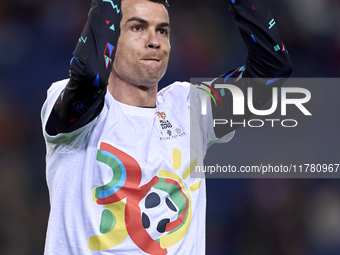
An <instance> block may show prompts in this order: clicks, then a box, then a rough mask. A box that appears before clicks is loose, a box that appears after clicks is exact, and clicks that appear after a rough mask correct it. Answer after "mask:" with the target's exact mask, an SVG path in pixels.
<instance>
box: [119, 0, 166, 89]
mask: <svg viewBox="0 0 340 255" xmlns="http://www.w3.org/2000/svg"><path fill="white" fill-rule="evenodd" d="M121 8H122V13H123V17H122V20H121V23H120V27H121V33H120V37H119V40H118V44H117V51H116V56H115V60H114V64H113V68H114V71H115V72H116V74H117V76H118V78H120V79H122V80H123V81H125V82H127V83H129V84H132V85H135V86H145V87H151V86H154V85H155V84H157V83H158V82H159V80H160V79H161V78H162V77H163V76H164V74H165V72H166V69H167V66H168V61H169V53H170V41H169V36H170V24H169V14H168V11H167V10H166V8H165V7H164V6H163V5H162V4H159V3H154V2H150V1H147V0H123V1H122V6H121Z"/></svg>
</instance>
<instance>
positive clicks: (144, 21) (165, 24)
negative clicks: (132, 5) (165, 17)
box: [126, 17, 171, 28]
mask: <svg viewBox="0 0 340 255" xmlns="http://www.w3.org/2000/svg"><path fill="white" fill-rule="evenodd" d="M131 21H137V22H139V23H141V24H143V25H145V26H148V25H149V22H148V21H146V20H145V19H142V18H138V17H132V18H130V19H128V20H127V21H126V23H129V22H131ZM160 27H161V28H164V27H168V28H171V26H170V23H169V22H162V23H159V24H157V28H160Z"/></svg>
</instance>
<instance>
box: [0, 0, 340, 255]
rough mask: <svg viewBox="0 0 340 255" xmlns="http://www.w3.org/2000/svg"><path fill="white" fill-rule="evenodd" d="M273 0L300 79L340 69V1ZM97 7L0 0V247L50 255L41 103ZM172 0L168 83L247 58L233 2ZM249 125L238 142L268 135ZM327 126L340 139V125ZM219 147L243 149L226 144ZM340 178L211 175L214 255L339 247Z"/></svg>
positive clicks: (9, 254) (326, 252)
mask: <svg viewBox="0 0 340 255" xmlns="http://www.w3.org/2000/svg"><path fill="white" fill-rule="evenodd" d="M263 2H264V4H265V5H266V7H267V8H268V9H269V10H270V12H271V13H272V14H273V15H274V17H275V20H276V23H277V25H278V26H279V28H280V30H281V34H282V37H283V40H284V42H285V45H286V47H287V49H288V50H289V53H290V55H291V58H292V62H293V65H294V72H293V74H292V77H318V78H323V77H339V76H340V32H339V31H340V15H339V13H340V2H339V1H338V0H263ZM90 4H91V1H90V0H83V1H80V0H67V1H66V0H58V1H51V0H44V1H42V0H11V1H10V0H1V2H0V216H1V217H0V254H1V255H2V254H4V255H36V254H43V248H44V239H45V232H46V225H47V220H48V213H49V198H48V191H47V186H46V181H45V161H44V160H45V145H44V141H43V137H42V134H41V122H40V109H41V106H42V104H43V102H44V100H45V97H46V90H47V89H48V87H49V86H50V85H51V83H52V82H54V81H57V80H60V79H64V78H67V76H68V68H69V60H70V59H71V55H72V52H73V49H74V47H75V45H76V42H77V40H78V37H79V35H80V32H81V31H82V27H83V25H84V24H85V22H86V18H87V12H88V10H89V7H90ZM170 6H171V8H170V17H171V23H172V35H171V42H172V55H171V58H170V64H169V69H168V72H167V74H166V76H165V77H164V79H163V80H162V81H161V84H160V85H161V87H164V86H166V85H168V84H170V83H172V82H174V81H176V80H180V81H189V80H190V78H191V77H214V76H217V75H219V74H222V73H224V72H226V71H228V70H230V69H233V68H235V67H239V66H242V65H243V62H244V60H245V58H246V55H247V53H246V49H245V46H244V44H243V43H242V41H241V38H240V36H239V34H238V30H237V28H236V27H235V26H234V24H233V23H232V21H231V19H230V17H229V14H228V12H227V7H226V4H225V2H224V1H223V0H210V1H203V0H195V1H194V0H185V1H174V0H173V1H170ZM183 56H185V57H183ZM339 92H340V88H339V89H334V90H333V91H331V94H333V95H334V96H336V95H337V94H338V93H339ZM322 100H325V101H326V100H327V97H324V98H322ZM337 101H338V100H336V102H337ZM338 106H339V105H334V107H335V109H336V110H337V109H339V108H336V107H338ZM327 125H330V126H334V127H335V126H336V127H338V126H339V114H337V115H336V116H333V118H332V121H330V122H327V123H325V124H324V125H323V127H325V126H327ZM245 130H246V129H244V130H240V131H238V134H237V136H235V138H234V139H233V141H232V143H230V144H231V146H232V148H236V150H237V148H239V150H240V148H243V147H247V146H248V145H250V143H255V142H256V139H260V138H257V136H256V133H255V132H253V131H249V132H250V133H249V132H248V133H247V132H245ZM331 130H332V132H334V130H335V129H331ZM307 131H308V130H307ZM320 132H322V130H320ZM326 133H327V132H326ZM247 134H248V135H247ZM327 135H328V138H329V139H333V140H334V139H335V140H336V139H337V140H339V135H338V133H336V132H334V133H331V132H328V134H327ZM316 136H317V134H316ZM250 137H253V139H250ZM282 146H286V147H284V148H283V149H282V148H281V151H283V150H285V151H287V152H289V150H290V148H289V146H288V145H282ZM300 146H301V147H302V148H303V150H301V151H300V152H299V153H298V154H297V155H296V157H300V156H303V155H307V154H309V153H312V154H313V150H314V148H315V147H313V146H310V145H309V144H306V145H304V144H300ZM321 147H322V148H321ZM216 148H217V150H220V151H223V150H226V151H227V153H228V155H229V156H230V157H236V158H237V155H236V154H234V153H235V152H234V150H233V149H232V148H231V149H230V147H229V149H228V145H226V146H224V147H221V146H216ZM269 149H270V148H268V150H269ZM319 149H321V150H323V151H326V152H327V151H329V153H332V155H336V157H337V158H339V157H338V155H339V149H338V148H337V147H334V146H332V147H328V146H327V143H325V144H320V145H319ZM278 157H280V155H278ZM240 160H241V159H240ZM248 162H252V161H248ZM306 163H312V162H306ZM315 163H317V162H315ZM325 163H340V162H325ZM339 184H340V181H339V180H337V179H208V180H207V189H208V190H207V192H208V195H207V196H208V207H207V254H208V255H220V254H225V255H234V254H235V255H242V254H251V255H257V254H261V255H271V254H275V255H295V254H299V255H304V254H306V255H307V254H308V255H314V254H315V255H318V254H323V255H333V254H334V255H335V254H340V185H339Z"/></svg>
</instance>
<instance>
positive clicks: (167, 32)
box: [157, 28, 169, 35]
mask: <svg viewBox="0 0 340 255" xmlns="http://www.w3.org/2000/svg"><path fill="white" fill-rule="evenodd" d="M157 32H158V33H160V34H161V35H168V34H169V31H168V30H166V29H162V28H161V29H158V31H157Z"/></svg>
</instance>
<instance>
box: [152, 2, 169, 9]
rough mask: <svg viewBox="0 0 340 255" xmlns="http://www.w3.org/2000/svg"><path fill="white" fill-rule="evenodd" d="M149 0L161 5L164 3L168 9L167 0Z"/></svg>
mask: <svg viewBox="0 0 340 255" xmlns="http://www.w3.org/2000/svg"><path fill="white" fill-rule="evenodd" d="M148 1H150V2H154V3H160V4H162V5H164V7H165V8H166V9H167V10H169V3H168V0H148Z"/></svg>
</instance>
